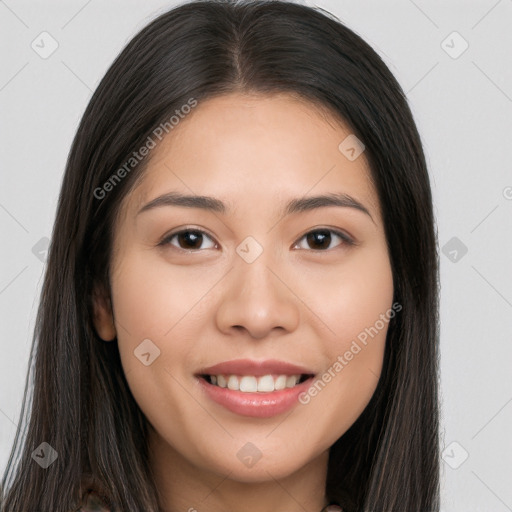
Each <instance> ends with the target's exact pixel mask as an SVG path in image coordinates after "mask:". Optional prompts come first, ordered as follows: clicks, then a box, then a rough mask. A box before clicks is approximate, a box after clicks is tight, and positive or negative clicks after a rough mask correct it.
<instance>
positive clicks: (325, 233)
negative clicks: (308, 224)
mask: <svg viewBox="0 0 512 512" xmlns="http://www.w3.org/2000/svg"><path fill="white" fill-rule="evenodd" d="M333 235H334V237H337V238H339V239H340V240H341V242H340V243H338V244H336V245H342V244H348V245H352V244H353V243H354V242H353V240H352V239H351V238H349V237H348V236H347V235H346V234H345V233H342V232H341V231H335V230H333V229H327V228H322V229H315V230H313V231H310V232H309V233H306V234H305V235H304V236H303V237H302V238H301V239H300V240H303V239H304V240H305V241H306V243H307V244H313V245H315V244H316V245H318V246H319V247H316V248H314V250H321V251H323V250H326V249H332V247H331V242H332V241H333ZM298 245H299V244H297V245H296V246H295V247H298ZM303 248H304V247H299V249H303ZM306 249H307V247H306Z"/></svg>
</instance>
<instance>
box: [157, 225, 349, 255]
mask: <svg viewBox="0 0 512 512" xmlns="http://www.w3.org/2000/svg"><path fill="white" fill-rule="evenodd" d="M319 232H320V233H321V232H329V233H332V234H334V235H336V236H338V237H339V238H341V240H342V242H341V243H339V244H338V245H336V246H335V247H333V248H330V249H309V250H310V251H314V252H328V251H332V250H334V249H336V247H339V246H342V245H349V246H351V245H356V242H355V241H354V240H352V238H350V237H349V236H348V235H347V234H346V233H344V232H343V231H338V230H336V229H331V228H317V229H313V230H311V231H308V232H307V233H305V234H304V235H302V236H301V237H300V238H299V240H298V242H296V243H295V244H294V247H295V246H296V245H298V244H299V242H300V241H301V240H302V239H304V238H305V237H307V235H310V234H313V233H319ZM183 233H194V234H197V233H199V234H201V235H203V236H204V235H206V236H207V237H208V238H209V239H210V240H212V241H214V240H213V237H211V236H209V235H208V233H206V232H205V231H203V230H201V229H195V228H186V229H182V230H180V231H176V232H174V233H171V234H169V235H166V236H165V237H164V238H163V239H162V240H161V241H160V242H159V243H158V246H165V245H172V244H171V240H172V239H173V238H174V237H176V236H178V235H181V234H183ZM214 243H216V242H214ZM173 248H174V249H177V250H178V251H184V252H199V251H201V250H205V249H183V248H182V247H177V246H175V245H173ZM300 250H304V249H300ZM306 250H308V249H306Z"/></svg>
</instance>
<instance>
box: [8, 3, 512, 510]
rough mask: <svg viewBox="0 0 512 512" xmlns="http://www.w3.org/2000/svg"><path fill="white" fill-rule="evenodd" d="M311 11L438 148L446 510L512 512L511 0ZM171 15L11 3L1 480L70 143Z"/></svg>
mask: <svg viewBox="0 0 512 512" xmlns="http://www.w3.org/2000/svg"><path fill="white" fill-rule="evenodd" d="M304 3H308V4H310V5H312V4H316V5H319V6H321V7H323V8H325V9H327V10H328V11H331V12H332V13H334V14H335V15H337V16H338V17H339V18H340V19H341V20H342V21H343V22H344V23H346V24H347V25H348V26H349V27H350V28H351V29H353V30H354V31H355V32H357V33H358V34H359V35H361V36H362V37H363V38H364V39H365V40H367V41H368V42H369V43H370V44H371V45H372V46H373V47H374V48H375V49H376V51H377V52H378V53H379V54H380V55H381V56H382V57H383V59H384V60H385V62H386V63H387V64H388V65H389V66H390V68H391V70H392V72H393V73H394V74H395V76H396V77H397V79H398V80H399V82H400V83H401V85H402V87H403V88H404V90H405V91H406V93H407V96H408V98H409V102H410V105H411V108H412V110H413V113H414V115H415V118H416V121H417V124H418V127H419V130H420V133H421V135H422V139H423V142H424V147H425V151H426V154H427V159H428V163H429V167H430V172H431V177H432V187H433V194H434V200H435V213H436V216H437V222H438V231H439V241H440V245H441V247H445V246H446V244H447V243H448V242H449V241H450V240H451V239H452V238H453V237H456V238H457V240H452V241H451V242H450V243H449V245H448V246H446V249H445V252H446V254H443V253H441V282H442V298H441V321H442V325H441V346H442V354H441V356H442V364H441V380H442V411H443V414H442V436H443V448H446V450H445V452H444V460H445V461H444V462H443V468H442V471H443V474H442V475H443V484H442V489H443V490H442V496H443V502H442V503H443V505H442V509H443V511H444V512H452V511H457V512H458V511H461V512H462V511H464V512H466V511H485V512H489V511H493V512H501V511H506V510H510V511H512V486H511V485H510V483H511V482H512V469H511V459H512V441H511V437H510V432H512V428H511V427H512V372H511V370H510V367H511V363H512V334H511V333H512V270H511V265H512V165H511V159H510V149H511V145H512V140H511V135H512V30H511V27H512V0H499V1H496V0H481V1H473V2H468V1H465V2H464V1H462V0H460V1H450V2H446V1H445V2H441V1H438V2H432V1H431V2H427V1H426V0H423V1H420V0H417V1H414V2H413V1H411V0H396V1H387V2H383V1H376V0H372V1H371V2H370V1H359V2H358V1H357V0H341V1H340V0H337V1H336V0H330V1H329V0H318V1H317V2H309V1H308V2H304ZM173 5H176V2H173V1H167V2H166V1H158V0H151V1H142V0H137V1H135V0H131V1H122V2H121V1H109V2H105V1H104V2H100V1H99V0H89V1H82V0H80V1H77V0H73V1H69V0H68V1H66V2H64V1H60V2H59V1H55V0H54V1H46V2H44V3H43V2H28V1H21V0H6V1H0V33H1V34H2V36H1V37H2V45H1V47H0V48H1V49H0V52H1V56H2V63H3V65H2V67H1V70H0V107H1V117H0V130H1V132H0V139H1V145H0V151H1V159H0V161H1V167H0V169H1V187H0V229H1V233H2V245H1V263H2V265H1V271H0V312H1V315H2V317H1V323H0V349H1V354H2V357H0V471H2V472H3V469H4V468H5V464H6V462H7V457H8V454H9V450H10V447H11V444H12V441H13V439H14V434H15V428H16V423H17V421H18V414H19V409H20V405H21V399H22V392H23V386H24V382H25V375H26V371H27V363H28V356H29V349H30V345H31V341H32V338H31V336H32V329H33V325H34V319H35V313H36V308H37V302H38V295H39V291H40V284H41V278H42V275H43V272H44V248H45V241H44V238H45V237H49V236H50V233H51V228H52V223H53V218H54V215H55V208H56V201H57V197H58V193H59V187H60V182H61V179H62V174H63V171H64V167H65V162H66V157H67V153H68V151H69V148H70V145H71V141H72V138H73V136H74V133H75V130H76V128H77V125H78V122H79V119H80V117H81V116H82V113H83V111H84V109H85V106H86V104H87V102H88V101H89V99H90V97H91V94H92V91H93V90H94V89H95V88H96V86H97V84H98V82H99V80H100V79H101V77H102V76H103V75H104V73H105V71H106V70H107V68H108V66H109V65H110V64H111V63H112V61H113V60H114V58H115V57H116V56H117V54H118V53H119V52H120V51H121V50H122V48H123V47H124V46H125V44H126V43H127V42H128V41H129V40H130V39H131V37H132V36H133V35H135V33H136V32H137V31H138V30H140V29H141V28H142V27H143V26H145V25H146V24H147V23H148V22H149V21H150V20H151V19H153V18H154V17H156V16H157V15H158V14H160V13H161V12H164V11H165V10H167V9H169V8H170V7H172V6H173ZM43 31H47V32H48V33H49V34H51V37H52V38H54V39H55V40H56V41H57V42H58V45H59V46H58V48H57V50H56V51H55V52H54V53H53V54H52V55H51V56H49V57H48V58H46V59H43V58H41V57H40V55H39V54H38V53H36V51H34V50H33V49H32V47H31V44H32V42H33V41H35V42H34V45H38V46H36V47H37V48H38V51H40V52H42V51H43V45H44V51H47V50H48V49H49V48H51V47H50V39H48V36H40V34H41V32H43ZM454 31H456V32H458V33H459V34H460V36H461V37H462V38H463V39H461V37H459V36H457V35H453V34H452V33H453V32H454ZM42 37H46V38H47V39H44V40H43V41H42V39H41V38H42ZM464 40H465V41H466V42H467V43H468V44H469V47H468V49H467V50H466V51H464V52H463V53H461V54H460V55H459V53H460V52H461V50H463V49H464V45H465V44H464ZM443 41H444V43H443ZM450 53H451V55H450ZM454 57H456V58H454ZM41 239H43V240H42V241H41ZM462 244H463V245H462ZM34 246H35V249H34ZM464 247H466V248H467V253H466V254H464ZM454 251H455V252H454ZM453 260H454V261H453ZM34 448H35V447H34ZM466 455H467V459H465V457H466ZM464 459H465V460H464Z"/></svg>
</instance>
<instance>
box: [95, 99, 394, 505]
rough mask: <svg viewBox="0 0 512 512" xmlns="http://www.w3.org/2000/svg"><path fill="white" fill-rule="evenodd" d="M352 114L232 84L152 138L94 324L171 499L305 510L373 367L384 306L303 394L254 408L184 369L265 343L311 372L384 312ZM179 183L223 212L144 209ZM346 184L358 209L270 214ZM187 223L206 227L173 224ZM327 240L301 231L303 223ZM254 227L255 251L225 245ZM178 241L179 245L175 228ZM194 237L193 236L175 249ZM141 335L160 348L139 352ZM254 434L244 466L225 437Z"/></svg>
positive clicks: (385, 281) (370, 191)
mask: <svg viewBox="0 0 512 512" xmlns="http://www.w3.org/2000/svg"><path fill="white" fill-rule="evenodd" d="M350 133H351V130H350V129H349V128H348V127H347V126H346V125H345V124H343V123H342V122H340V121H339V120H336V119H334V118H333V117H332V116H329V115H327V114H326V113H325V112H323V111H321V110H320V109H319V108H317V107H315V106H314V105H313V104H312V103H308V102H306V101H303V100H300V99H298V98H296V97H295V96H292V95H289V94H279V95H273V96H261V95H255V94H251V95H248V94H241V93H236V94H235V93H233V94H229V95H225V96H221V97H217V98H213V99H209V100H206V101H204V102H202V103H200V104H199V105H198V106H197V107H196V108H195V109H194V110H193V112H192V113H191V114H189V115H188V116H187V117H186V118H185V119H184V120H182V121H181V122H180V123H179V125H178V126H176V127H175V128H174V129H173V130H172V131H171V132H170V133H169V134H168V135H167V136H166V137H165V138H164V139H163V141H162V143H161V144H159V145H158V146H157V147H156V148H155V149H153V150H152V153H151V160H150V161H149V165H148V167H147V169H146V171H145V173H144V175H143V178H142V180H141V181H140V182H139V183H138V184H137V186H136V188H134V190H133V191H132V193H130V194H129V195H127V196H126V198H125V200H124V202H123V205H122V209H121V212H120V215H119V217H118V220H117V223H116V226H115V231H114V235H115V236H114V251H113V255H112V260H111V282H110V290H109V293H110V294H109V295H108V297H110V298H111V301H110V299H109V298H101V297H100V298H98V299H97V300H96V309H95V325H96V329H97V331H98V334H99V335H100V336H101V337H102V338H103V339H104V340H112V339H113V338H114V337H115V336H117V341H118V345H119V351H120V355H121V360H122V365H123V369H124V372H125V374H126V378H127V381H128V384H129V386H130V389H131V392H132V393H133V396H134V398H135V400H136V401H137V403H138V404H139V406H140V408H141V410H142V411H143V412H144V414H145V416H146V417H147V419H148V421H149V422H150V424H151V427H152V430H151V436H150V444H151V451H150V461H151V465H152V468H153V471H154V474H155V481H156V484H157V488H158V491H159V494H160V498H161V503H162V510H165V511H166V512H178V511H190V512H192V511H193V510H197V511H198V512H203V511H209V512H226V511H230V512H235V511H236V512H249V511H250V512H268V511H269V510H274V511H281V512H284V511H286V512H299V511H300V512H304V510H307V511H308V512H318V511H320V509H321V508H322V507H323V506H325V505H326V504H327V501H326V499H325V495H324V489H325V480H326V471H327V461H328V450H329V447H330V446H331V445H332V444H333V443H334V442H335V441H336V440H337V439H338V438H339V437H340V436H342V435H343V434H344V433H345V432H346V431H347V430H348V428H349V427H350V426H351V425H352V424H353V423H354V422H355V420H356V419H357V418H358V417H359V415H360V414H361V412H362V411H363V410H364V408H365V407H366V405H367V404H368V402H369V401H370V398H371V396H372V395H373V393H374V391H375V388H376V385H377V382H378V377H379V376H380V373H381V368H382V361H383V355H384V347H385V339H386V332H387V323H385V327H384V328H382V329H381V330H380V331H379V332H378V334H377V335H375V336H374V337H373V338H369V342H368V343H367V345H366V346H363V345H361V346H362V347H363V348H362V350H360V351H359V352H358V353H357V355H354V357H353V358H352V360H351V361H348V362H347V364H346V365H345V366H344V367H343V369H342V370H341V371H338V372H336V375H335V377H334V378H332V379H331V381H330V382H329V383H328V384H327V385H326V386H325V387H324V388H323V389H322V390H321V391H320V392H319V393H318V394H317V396H315V397H314V398H312V399H311V401H310V402H309V403H308V404H307V405H302V404H297V405H296V406H294V408H293V409H292V410H291V413H290V412H285V413H284V414H280V415H278V416H274V417H272V418H266V419H258V418H251V417H245V416H240V415H237V414H234V413H232V412H230V411H228V410H226V409H224V408H223V407H222V406H220V405H218V404H216V403H214V402H212V401H211V400H209V399H208V398H207V397H206V396H205V395H204V394H203V393H202V392H201V391H202V390H201V388H200V386H199V382H198V381H197V379H196V378H195V376H194V374H195V373H196V372H197V371H198V370H199V369H200V368H202V367H205V366H210V365H213V364H216V363H219V362H222V361H226V360H231V359H238V358H249V359H258V360H261V359H268V358H276V359H281V360H285V361H289V362H291V363H295V364H298V365H304V366H306V367H308V368H310V369H311V370H312V371H313V372H314V373H315V374H317V376H321V375H322V374H323V373H324V372H326V371H327V370H328V369H329V368H332V367H333V364H334V363H335V361H336V360H337V358H338V356H343V354H345V353H346V351H347V350H349V348H350V346H351V343H352V342H353V341H354V340H356V339H357V336H358V334H360V333H361V332H362V331H364V329H365V328H369V327H370V326H373V325H374V324H375V322H376V321H377V320H378V319H379V318H380V315H381V314H383V313H385V312H386V311H389V310H390V308H391V306H392V300H393V279H392V271H391V266H390V260H389V255H388V250H387V246H386V238H385V234H384V227H383V222H382V217H381V212H380V206H379V201H378V197H377V194H376V191H375V189H374V187H373V185H372V182H371V179H370V172H369V167H368V163H367V161H366V159H365V155H364V153H363V154H362V155H361V156H360V157H358V158H357V159H355V160H354V161H350V160H349V159H348V158H347V157H346V156H345V155H344V154H343V153H342V152H341V151H340V150H339V149H338V146H339V144H340V142H341V141H343V140H344V139H345V137H347V136H348V135H349V134H350ZM171 191H178V192H182V193H185V194H201V195H208V196H213V197H215V198H218V199H220V200H222V201H223V202H225V203H226V204H227V205H228V206H230V207H231V209H230V210H229V211H227V212H226V213H219V212H211V211H206V210H201V209H198V208H190V207H184V206H179V207H178V206H162V207H156V208H153V209H149V210H147V211H144V212H142V213H138V212H139V210H140V209H141V208H142V207H143V206H144V205H145V204H147V203H148V202H150V201H151V200H153V199H154V198H156V197H158V196H160V195H162V194H165V193H168V192H171ZM332 192H340V193H346V194H349V195H350V196H352V197H353V198H355V199H356V200H357V201H359V202H360V203H362V204H363V205H364V206H365V207H366V208H367V209H368V212H369V215H368V214H366V213H364V212H362V211H359V210H357V209H355V208H351V207H340V206H328V207H320V208H317V209H314V210H310V211H305V212H301V213H294V214H291V215H289V216H283V215H282V213H281V208H282V203H284V202H287V201H288V200H290V199H292V198H301V197H303V196H312V195H317V194H325V193H332ZM184 228H194V229H196V230H202V231H204V235H203V239H202V241H201V239H199V240H197V239H194V238H192V239H190V238H187V237H178V236H175V237H174V238H171V239H169V237H168V241H167V244H166V245H158V244H159V242H160V241H161V240H162V239H164V238H165V237H166V236H167V235H171V234H173V233H174V232H176V231H179V230H180V229H181V230H182V229H184ZM320 228H329V229H333V230H338V231H342V232H343V233H345V234H347V235H349V236H350V237H351V238H352V240H353V241H355V244H353V245H350V244H348V243H346V242H344V241H343V240H342V239H341V238H338V236H337V235H336V234H335V232H333V231H331V232H329V233H330V234H331V242H330V244H329V242H328V241H327V242H326V243H325V245H322V242H321V239H320V241H318V238H317V239H316V240H315V239H314V238H313V239H312V240H310V241H309V242H308V240H307V238H306V237H305V235H306V234H308V233H310V232H311V231H313V230H314V229H320ZM248 236H252V237H253V238H254V239H255V240H257V242H258V243H259V244H260V245H261V247H262V248H263V252H262V254H261V255H260V256H259V257H258V258H257V259H256V260H255V261H253V262H252V263H247V262H246V261H245V260H244V259H242V258H241V257H240V256H239V254H238V253H237V252H236V248H237V246H238V245H239V244H240V243H241V242H242V241H243V240H244V239H245V238H246V237H248ZM187 244H188V245H187ZM187 247H188V248H189V249H188V250H187V249H186V248H187ZM144 339H150V340H151V341H152V342H153V343H154V345H156V346H157V347H158V348H159V350H160V356H159V357H158V358H156V359H155V360H154V362H152V364H150V365H149V366H145V365H144V364H142V363H141V361H140V360H139V359H138V358H137V357H135V356H134V350H135V349H136V348H137V347H138V346H139V344H140V343H141V342H142V340H144ZM247 442H251V443H252V444H254V445H255V446H256V447H257V449H258V450H259V452H260V453H261V455H262V456H261V459H260V460H259V461H258V462H257V463H256V464H255V465H254V466H252V467H247V466H246V465H244V464H242V463H241V461H240V460H239V458H238V457H237V452H238V451H239V450H240V448H242V447H243V446H244V445H245V444H246V443H247Z"/></svg>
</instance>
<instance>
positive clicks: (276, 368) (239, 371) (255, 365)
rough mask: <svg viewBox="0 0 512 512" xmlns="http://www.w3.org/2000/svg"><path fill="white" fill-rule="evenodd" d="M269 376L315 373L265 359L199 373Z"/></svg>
mask: <svg viewBox="0 0 512 512" xmlns="http://www.w3.org/2000/svg"><path fill="white" fill-rule="evenodd" d="M269 374H278V375H302V374H309V375H314V372H312V371H311V370H310V369H309V368H306V367H305V366H298V365H296V364H292V363H288V362H287V361H279V360H277V359H265V360H263V361H256V360H252V359H234V360H232V361H224V362H222V363H218V364H215V365H213V366H209V367H208V368H203V369H201V370H200V371H199V372H198V373H197V375H254V376H255V377H261V376H262V375H269Z"/></svg>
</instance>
